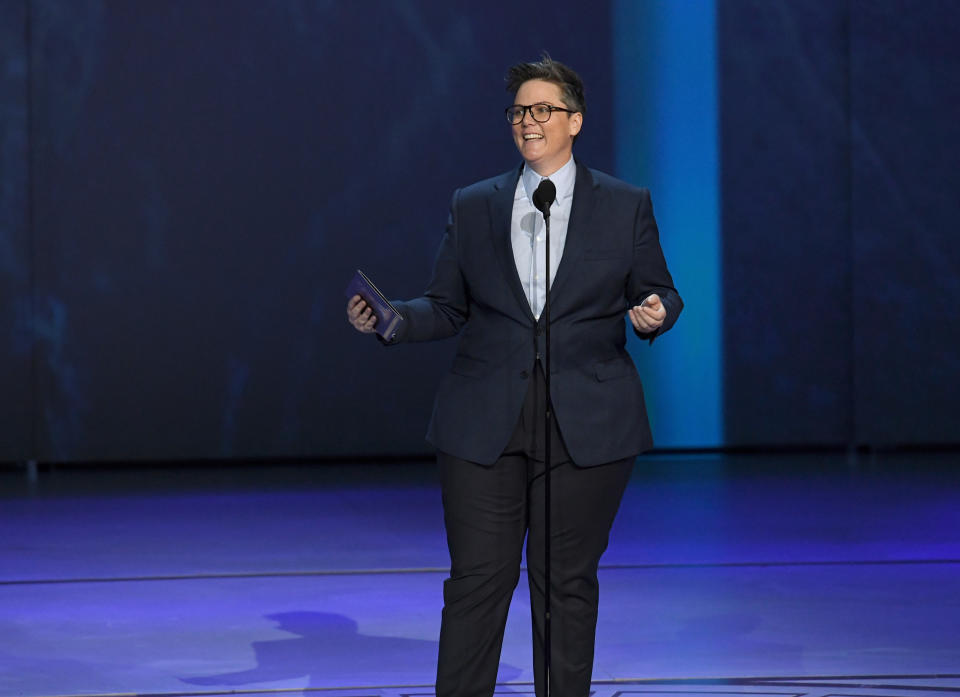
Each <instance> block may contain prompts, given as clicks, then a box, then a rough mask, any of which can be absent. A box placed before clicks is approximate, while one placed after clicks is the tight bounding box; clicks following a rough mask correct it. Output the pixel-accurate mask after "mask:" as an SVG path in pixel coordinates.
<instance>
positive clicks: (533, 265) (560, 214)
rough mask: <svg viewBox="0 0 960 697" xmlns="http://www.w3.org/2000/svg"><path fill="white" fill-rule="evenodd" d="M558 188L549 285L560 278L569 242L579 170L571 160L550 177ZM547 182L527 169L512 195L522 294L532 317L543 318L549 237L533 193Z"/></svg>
mask: <svg viewBox="0 0 960 697" xmlns="http://www.w3.org/2000/svg"><path fill="white" fill-rule="evenodd" d="M548 178H549V179H550V181H552V182H553V184H554V186H556V187H557V200H556V201H554V202H553V205H552V206H550V284H551V285H552V284H553V279H554V278H555V277H556V275H557V267H558V266H560V259H561V258H562V257H563V247H564V245H565V244H566V241H567V225H568V224H569V223H570V207H571V204H572V203H573V185H574V183H575V181H576V178H577V166H576V164H575V163H574V161H573V157H571V158H570V159H569V160H568V161H567V164H565V165H564V166H563V167H561V168H560V169H558V170H557V171H556V172H554V173H553V174H551V175H550V176H549V177H548ZM543 179H544V177H541V176H540V175H539V174H537V173H536V172H535V171H534V170H533V169H532V168H531V167H530V166H528V165H524V167H523V173H522V174H521V175H520V180H519V181H518V182H517V190H516V192H515V193H514V195H513V214H512V215H511V217H510V240H511V242H512V244H513V258H514V261H515V262H516V264H517V274H518V275H519V276H520V283H521V285H523V294H524V296H525V297H526V298H527V302H529V303H530V310H531V311H532V312H533V316H534V317H536V318H537V319H539V318H540V313H541V312H542V311H543V305H544V303H545V302H546V299H547V286H546V283H547V278H546V274H545V273H544V266H545V264H546V240H545V239H544V238H545V237H546V235H545V226H544V222H543V215H542V214H541V213H540V211H538V210H537V209H536V208H534V206H533V192H535V191H536V190H537V187H538V186H540V182H541V181H542V180H543Z"/></svg>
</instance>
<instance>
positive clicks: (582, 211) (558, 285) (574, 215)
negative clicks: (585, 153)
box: [507, 162, 596, 304]
mask: <svg viewBox="0 0 960 697" xmlns="http://www.w3.org/2000/svg"><path fill="white" fill-rule="evenodd" d="M595 186H596V184H595V183H594V181H593V177H592V176H591V175H590V170H589V169H587V168H586V167H584V166H583V165H581V164H580V163H579V162H578V163H577V179H576V183H575V184H574V187H573V203H572V205H571V208H570V221H569V222H568V223H567V239H566V242H564V245H563V256H562V257H561V258H560V266H559V267H558V268H557V277H556V278H555V279H554V280H553V282H552V283H551V284H550V302H551V304H552V303H555V302H556V300H557V295H558V294H559V293H560V291H562V290H563V286H564V285H565V284H566V282H567V278H569V277H570V276H572V275H573V270H574V269H576V268H577V267H578V266H579V263H580V257H582V256H583V250H584V249H586V246H587V242H588V239H587V237H588V231H589V229H590V217H591V215H592V213H593V204H594V201H595V199H596V197H595V196H594V187H595ZM507 225H508V226H509V220H508V222H507Z"/></svg>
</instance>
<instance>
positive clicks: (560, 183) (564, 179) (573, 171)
mask: <svg viewBox="0 0 960 697" xmlns="http://www.w3.org/2000/svg"><path fill="white" fill-rule="evenodd" d="M547 178H548V179H550V181H552V182H553V185H554V186H555V187H557V200H556V201H554V202H553V205H554V206H560V207H561V208H562V207H563V205H564V204H563V201H564V200H566V199H568V198H570V197H571V196H573V184H574V182H575V181H576V178H577V165H576V163H575V162H574V160H573V157H572V156H571V157H570V159H569V160H567V164H565V165H564V166H563V167H561V168H560V169H558V170H557V171H556V172H554V173H553V174H551V175H550V176H549V177H547ZM520 179H521V180H522V181H523V189H524V191H525V193H526V194H527V198H528V199H530V201H533V192H534V191H536V190H537V187H538V186H540V182H541V181H542V180H543V179H544V177H542V176H540V175H539V174H537V173H536V172H535V171H534V169H533V167H530V166H528V165H526V164H524V165H523V174H522V175H521V177H520Z"/></svg>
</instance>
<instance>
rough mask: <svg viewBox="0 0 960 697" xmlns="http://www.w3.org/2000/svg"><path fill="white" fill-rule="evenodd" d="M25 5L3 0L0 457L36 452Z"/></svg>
mask: <svg viewBox="0 0 960 697" xmlns="http://www.w3.org/2000/svg"><path fill="white" fill-rule="evenodd" d="M26 46H27V44H26V5H25V3H24V2H6V1H5V2H0V461H3V460H16V459H19V458H23V457H27V456H29V454H30V453H32V452H33V414H34V405H33V395H34V392H33V386H32V384H31V381H32V374H33V361H32V355H31V335H32V329H31V313H32V309H31V305H32V298H31V293H30V287H31V280H32V264H31V256H30V254H31V244H30V238H29V235H28V222H27V221H28V215H29V212H28V211H29V199H28V193H27V192H28V185H27V180H28V177H29V170H28V167H27V141H28V136H27V130H28V122H27V85H28V81H27V50H26Z"/></svg>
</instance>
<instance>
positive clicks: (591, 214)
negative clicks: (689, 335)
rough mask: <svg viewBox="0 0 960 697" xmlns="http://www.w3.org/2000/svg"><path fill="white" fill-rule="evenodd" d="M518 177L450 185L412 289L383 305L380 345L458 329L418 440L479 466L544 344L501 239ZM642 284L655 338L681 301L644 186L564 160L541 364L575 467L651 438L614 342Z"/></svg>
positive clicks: (623, 355) (622, 454)
mask: <svg viewBox="0 0 960 697" xmlns="http://www.w3.org/2000/svg"><path fill="white" fill-rule="evenodd" d="M519 176H520V170H519V169H516V170H513V171H511V172H508V173H506V174H503V175H501V176H499V177H494V178H492V179H487V180H484V181H481V182H478V183H476V184H472V185H471V186H468V187H465V188H463V189H459V190H457V191H456V192H455V193H454V196H453V201H452V204H451V208H450V220H449V223H448V224H447V230H446V234H445V235H444V237H443V241H442V242H441V244H440V249H439V251H438V253H437V259H436V263H435V266H434V271H433V278H432V279H431V280H430V284H429V285H428V287H427V290H426V292H425V293H424V294H423V296H422V297H420V298H416V299H414V300H409V301H405V302H403V301H401V302H396V303H395V304H396V306H397V309H398V310H399V311H400V313H401V314H402V315H403V317H404V320H405V321H404V322H402V323H401V325H400V330H399V331H398V333H397V335H396V337H395V338H394V340H393V341H394V342H407V341H430V340H433V339H440V338H444V337H449V336H453V335H455V334H458V333H459V335H460V338H459V343H458V345H457V352H456V356H455V358H454V360H453V365H452V366H451V368H450V371H449V372H448V373H447V374H446V375H445V376H444V378H443V380H442V382H441V385H440V388H439V391H438V393H437V397H436V402H435V404H434V410H433V416H432V418H431V422H430V427H429V430H428V433H427V440H428V441H429V442H430V443H432V444H433V445H434V446H435V447H436V448H438V449H439V450H441V451H444V452H446V453H449V454H451V455H454V456H456V457H459V458H462V459H465V460H470V461H473V462H478V463H481V464H491V463H493V462H494V461H495V460H496V459H497V458H498V457H499V456H500V454H501V453H502V452H503V449H504V447H505V446H506V444H507V442H508V440H509V438H510V436H511V434H512V433H513V430H514V428H515V426H516V424H517V420H518V418H519V415H520V409H521V406H522V404H523V400H524V396H525V394H526V391H527V387H528V384H529V383H528V381H529V379H530V374H531V371H532V370H533V369H534V365H535V357H536V355H537V352H538V351H539V352H540V353H541V354H542V351H543V344H544V336H543V333H542V331H540V332H538V323H537V321H536V319H535V318H534V316H533V314H532V312H531V311H530V305H529V303H528V301H527V299H526V298H525V297H524V294H523V290H522V287H521V284H520V278H519V276H518V275H517V267H516V263H515V261H514V257H513V248H512V246H511V240H510V217H511V214H512V212H513V197H514V191H515V190H516V186H517V179H518V178H519ZM651 293H657V294H659V296H660V298H661V299H662V301H663V304H664V305H665V307H666V310H667V319H666V321H665V322H664V324H663V326H662V327H661V328H660V329H659V330H658V331H657V332H656V333H655V334H662V333H663V332H665V331H667V330H668V329H669V328H670V327H671V326H672V325H673V323H674V322H675V321H676V320H677V316H678V315H679V314H680V310H681V309H682V308H683V302H682V301H681V299H680V296H679V295H678V294H677V291H676V290H675V289H674V287H673V279H672V278H671V277H670V273H669V271H668V270H667V265H666V263H665V261H664V258H663V252H662V250H661V249H660V241H659V233H658V231H657V224H656V221H655V220H654V217H653V207H652V205H651V202H650V194H649V192H648V191H647V190H646V189H638V188H636V187H633V186H630V185H628V184H626V183H624V182H622V181H619V180H617V179H614V178H613V177H611V176H609V175H607V174H603V173H602V172H598V171H595V170H591V169H588V168H587V167H584V166H583V165H581V164H579V163H577V178H576V185H575V187H574V193H573V205H572V209H571V212H570V220H569V224H568V228H567V239H566V243H565V246H564V251H563V256H562V258H561V260H560V266H559V268H558V269H557V274H556V278H555V279H554V280H553V282H552V284H551V290H550V313H551V323H550V332H551V339H550V343H551V348H552V353H551V356H550V361H551V374H552V380H551V396H552V402H553V408H554V413H555V417H556V421H557V425H558V426H559V428H560V432H561V434H562V436H563V439H564V443H565V444H566V446H567V450H568V452H569V453H570V456H571V457H572V458H573V461H574V462H575V463H576V464H578V465H581V466H590V465H599V464H603V463H607V462H612V461H614V460H619V459H623V458H627V457H631V456H633V455H636V454H638V453H640V452H642V451H644V450H647V449H649V448H650V447H652V445H653V439H652V437H651V434H650V426H649V423H648V421H647V412H646V407H645V405H644V399H643V389H642V387H641V384H640V378H639V376H638V374H637V370H636V367H635V366H634V364H633V361H632V359H631V358H630V355H629V354H628V353H627V351H626V349H625V343H626V326H627V325H626V321H625V313H626V311H627V309H628V308H630V307H632V306H634V305H638V304H640V302H642V301H643V299H644V298H645V297H647V296H648V295H650V294H651ZM540 329H542V327H540ZM641 336H643V338H649V339H651V340H652V339H653V337H654V335H641Z"/></svg>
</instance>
